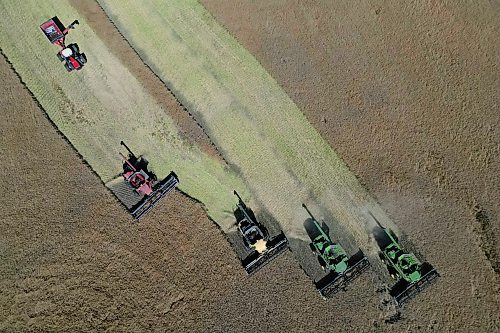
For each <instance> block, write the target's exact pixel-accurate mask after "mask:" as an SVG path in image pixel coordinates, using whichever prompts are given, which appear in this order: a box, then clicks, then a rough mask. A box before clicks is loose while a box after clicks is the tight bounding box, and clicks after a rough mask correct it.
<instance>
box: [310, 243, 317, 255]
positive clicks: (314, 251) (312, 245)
mask: <svg viewBox="0 0 500 333" xmlns="http://www.w3.org/2000/svg"><path fill="white" fill-rule="evenodd" d="M309 248H310V249H311V252H312V253H313V254H314V255H316V247H315V246H314V244H313V243H309Z"/></svg>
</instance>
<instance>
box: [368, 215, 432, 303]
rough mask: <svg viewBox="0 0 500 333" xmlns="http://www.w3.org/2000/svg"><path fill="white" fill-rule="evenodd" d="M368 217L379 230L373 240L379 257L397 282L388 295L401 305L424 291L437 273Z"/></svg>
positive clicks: (389, 231)
mask: <svg viewBox="0 0 500 333" xmlns="http://www.w3.org/2000/svg"><path fill="white" fill-rule="evenodd" d="M370 215H371V216H372V217H373V219H374V220H375V222H377V225H378V227H379V228H380V229H378V230H376V232H375V240H376V241H377V243H378V245H379V247H380V250H381V252H379V257H380V259H381V260H382V262H383V263H384V264H385V265H386V266H387V269H388V270H389V274H390V275H391V277H392V278H393V279H395V280H397V282H396V284H395V285H394V286H393V287H392V288H391V290H390V292H389V293H390V295H391V296H392V297H393V298H394V299H395V300H396V302H397V303H398V304H402V303H403V302H405V301H406V300H408V299H410V298H412V297H414V296H415V295H416V294H418V293H419V292H421V291H422V290H424V289H425V288H426V287H427V286H428V285H429V284H430V283H431V282H432V281H433V280H434V279H436V278H437V277H438V276H439V273H438V272H437V271H436V270H435V269H434V267H432V265H431V264H429V263H427V262H424V263H422V262H420V260H418V258H417V257H416V256H415V254H413V253H411V252H407V251H405V250H404V249H403V248H402V247H401V245H400V244H399V240H398V238H397V236H396V234H395V233H394V232H393V231H392V230H390V229H389V228H385V227H383V226H382V225H381V224H380V222H379V221H378V220H377V219H376V218H375V216H373V214H371V213H370Z"/></svg>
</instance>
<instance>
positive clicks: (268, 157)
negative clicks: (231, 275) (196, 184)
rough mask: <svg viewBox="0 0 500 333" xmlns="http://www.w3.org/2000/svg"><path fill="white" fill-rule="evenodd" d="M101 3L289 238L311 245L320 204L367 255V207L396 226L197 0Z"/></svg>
mask: <svg viewBox="0 0 500 333" xmlns="http://www.w3.org/2000/svg"><path fill="white" fill-rule="evenodd" d="M99 3H100V4H101V5H102V7H103V8H104V10H105V11H106V12H107V13H108V15H109V16H110V18H111V19H112V20H113V22H114V23H115V24H116V25H117V26H118V28H119V29H120V31H121V32H122V33H123V34H124V35H125V37H126V38H127V39H128V41H129V42H130V43H131V44H132V46H134V47H135V48H136V50H137V51H138V52H139V54H140V55H141V56H142V58H143V60H144V61H146V62H147V63H148V64H149V65H150V66H151V67H152V68H153V69H154V70H155V71H156V73H157V74H158V75H159V76H160V77H161V78H162V79H163V81H164V82H165V83H166V84H167V85H168V86H169V87H171V88H172V89H173V91H174V92H175V93H176V95H177V96H179V97H180V98H181V100H182V102H183V103H184V105H186V106H188V108H189V109H190V110H191V111H192V112H193V113H194V114H195V115H196V117H197V119H198V121H200V122H201V123H202V124H203V126H204V128H205V130H206V131H207V132H208V133H209V135H210V137H211V139H212V140H213V141H214V142H215V144H216V145H217V146H218V147H219V149H220V150H221V151H222V152H223V154H224V157H225V158H226V159H227V160H228V161H229V163H231V164H233V165H235V166H236V167H237V169H238V170H239V172H240V174H241V175H242V176H243V177H244V179H245V181H246V182H247V183H248V184H249V186H250V187H251V190H252V192H253V193H254V194H255V196H256V198H257V199H258V200H259V202H261V203H262V204H263V205H264V206H265V208H266V209H267V210H268V211H269V212H270V213H271V214H272V215H273V216H274V217H275V218H276V219H277V220H278V221H279V223H280V224H281V225H282V227H283V228H284V230H285V232H286V233H287V234H288V235H289V236H292V237H296V238H301V239H304V240H307V236H306V235H305V233H304V229H303V226H302V223H303V221H304V220H305V218H306V217H307V216H306V215H305V213H304V212H303V211H302V208H301V203H302V202H306V203H309V202H310V201H312V200H311V199H314V202H316V203H317V205H316V208H315V209H320V210H321V211H322V213H323V215H328V216H332V217H333V219H334V220H336V221H337V222H338V223H337V226H338V228H341V227H343V228H347V229H348V230H349V232H348V234H354V235H355V238H356V240H357V242H358V244H360V245H361V244H363V245H364V246H365V248H366V247H371V242H370V240H369V233H370V231H371V228H372V227H373V221H371V219H370V218H369V217H368V216H367V214H366V211H367V210H369V211H371V212H372V213H373V214H374V215H376V216H377V217H378V219H379V220H380V221H383V223H384V224H385V225H390V226H392V227H393V228H394V226H393V224H392V223H391V221H390V220H389V219H388V217H387V216H386V215H385V213H384V212H383V210H382V209H381V208H380V207H379V205H378V204H377V202H376V201H375V200H374V199H373V198H372V197H371V196H370V195H369V194H368V193H367V191H366V190H365V189H364V188H363V187H362V185H361V184H360V183H359V182H358V180H357V179H356V178H355V176H354V175H353V174H352V173H351V172H350V171H349V169H348V168H347V167H346V165H345V164H344V163H343V162H342V160H341V159H340V158H339V157H338V156H337V155H336V154H335V152H334V151H333V150H332V149H331V147H330V146H329V145H328V144H327V143H326V142H325V141H324V140H323V139H322V138H321V137H320V135H319V134H318V133H317V132H316V130H315V129H314V128H313V127H312V126H311V125H310V124H309V122H308V121H307V119H306V118H305V116H304V115H303V114H302V112H301V111H300V110H299V109H298V108H297V106H296V105H295V104H294V103H293V101H292V100H291V99H290V98H289V97H288V96H287V95H286V94H285V92H284V91H283V90H282V88H281V87H280V86H279V85H278V84H277V83H276V81H275V80H274V79H273V78H272V77H271V76H270V75H269V74H268V73H267V72H266V71H265V70H264V69H263V68H262V66H260V64H259V63H258V62H257V61H256V59H255V58H254V57H253V56H252V55H251V54H250V53H249V52H247V51H246V50H245V49H244V48H243V47H242V46H241V45H239V44H238V43H237V42H236V41H235V40H234V39H233V38H232V37H231V36H230V35H229V34H228V33H227V32H226V31H225V30H224V29H223V28H222V27H221V26H219V25H218V24H217V22H215V20H214V19H213V18H212V17H211V16H210V15H209V14H208V12H207V11H206V10H205V9H204V8H203V6H202V5H200V4H199V3H198V2H197V1H194V0H190V1H185V0H179V1H168V2H165V1H151V2H150V3H149V4H148V5H147V6H144V5H143V4H141V3H139V2H136V1H131V0H126V1H122V0H99ZM360 135H362V134H361V133H360ZM310 205H312V206H313V207H314V205H313V204H312V202H311V203H310ZM318 207H319V208H318Z"/></svg>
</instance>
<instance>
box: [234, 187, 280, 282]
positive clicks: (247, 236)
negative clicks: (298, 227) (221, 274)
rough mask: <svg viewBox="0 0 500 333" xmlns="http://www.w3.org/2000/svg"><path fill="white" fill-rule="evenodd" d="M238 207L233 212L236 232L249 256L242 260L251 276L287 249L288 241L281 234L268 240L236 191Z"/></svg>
mask: <svg viewBox="0 0 500 333" xmlns="http://www.w3.org/2000/svg"><path fill="white" fill-rule="evenodd" d="M234 194H235V195H236V196H237V197H238V205H237V208H236V210H235V211H234V216H235V217H236V223H237V225H238V230H239V232H240V234H241V236H242V238H243V242H244V244H245V247H246V250H247V252H250V254H249V255H248V256H247V257H246V258H245V259H243V260H242V265H243V267H244V268H245V271H246V272H247V274H252V273H254V272H256V271H257V270H259V269H260V268H262V267H263V266H264V265H266V264H267V263H269V262H270V261H271V260H273V259H274V258H276V257H277V256H279V255H280V254H282V253H283V252H284V251H285V250H286V249H288V240H287V239H286V237H285V235H284V234H283V233H280V234H279V235H278V236H276V237H274V238H272V239H271V238H270V237H269V234H268V232H267V229H266V228H265V227H264V226H263V225H261V224H259V223H258V222H257V220H256V219H255V215H254V213H253V212H252V210H251V209H250V208H248V207H247V206H246V205H245V203H244V202H243V200H242V199H241V197H240V196H239V195H238V193H237V192H236V191H234Z"/></svg>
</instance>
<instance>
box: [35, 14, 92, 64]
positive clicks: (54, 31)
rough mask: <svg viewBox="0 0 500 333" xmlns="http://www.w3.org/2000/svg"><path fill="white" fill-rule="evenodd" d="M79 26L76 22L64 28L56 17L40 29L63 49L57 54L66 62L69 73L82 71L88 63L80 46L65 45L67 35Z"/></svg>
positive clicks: (74, 44)
mask: <svg viewBox="0 0 500 333" xmlns="http://www.w3.org/2000/svg"><path fill="white" fill-rule="evenodd" d="M77 24H79V22H78V20H75V21H73V23H71V24H70V25H68V26H67V27H64V25H63V24H62V23H61V21H60V20H59V18H58V17H57V16H54V17H53V18H51V19H50V20H48V21H46V22H44V23H42V24H41V25H40V29H42V31H43V33H44V34H45V36H46V37H47V38H48V40H49V41H50V42H51V43H52V44H55V45H57V46H59V47H60V48H61V50H60V51H59V52H58V53H57V58H58V59H59V60H60V61H64V68H66V70H67V71H68V72H71V71H72V70H75V69H76V70H80V69H82V68H83V65H84V64H85V63H86V62H87V57H86V56H85V53H81V52H80V48H79V47H78V44H76V43H72V44H69V45H68V46H66V44H65V38H66V35H67V34H68V32H69V31H70V30H71V29H74V28H75V25H77Z"/></svg>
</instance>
